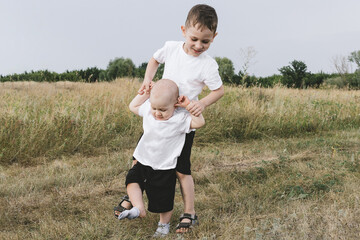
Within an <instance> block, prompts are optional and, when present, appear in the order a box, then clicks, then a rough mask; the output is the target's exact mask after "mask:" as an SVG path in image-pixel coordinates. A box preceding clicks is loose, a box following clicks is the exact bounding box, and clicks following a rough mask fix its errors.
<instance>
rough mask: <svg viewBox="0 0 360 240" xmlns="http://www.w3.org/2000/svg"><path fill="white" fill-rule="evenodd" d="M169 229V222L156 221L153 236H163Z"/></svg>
mask: <svg viewBox="0 0 360 240" xmlns="http://www.w3.org/2000/svg"><path fill="white" fill-rule="evenodd" d="M169 231H170V223H167V224H166V223H160V222H159V223H158V228H157V229H156V232H155V234H154V236H153V237H164V236H165V235H167V234H168V233H169Z"/></svg>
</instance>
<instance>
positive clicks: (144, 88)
mask: <svg viewBox="0 0 360 240" xmlns="http://www.w3.org/2000/svg"><path fill="white" fill-rule="evenodd" d="M159 64H160V63H159V62H158V61H156V60H155V58H153V57H152V58H151V59H150V60H149V62H148V64H147V66H146V71H145V76H144V81H143V83H142V85H141V87H140V89H139V91H138V93H139V94H140V95H142V94H144V92H147V93H148V92H150V88H151V83H152V80H153V79H154V76H155V74H156V71H157V69H158V67H159Z"/></svg>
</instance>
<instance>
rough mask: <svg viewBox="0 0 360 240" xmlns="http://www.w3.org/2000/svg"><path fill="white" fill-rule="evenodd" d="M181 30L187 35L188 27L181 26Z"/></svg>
mask: <svg viewBox="0 0 360 240" xmlns="http://www.w3.org/2000/svg"><path fill="white" fill-rule="evenodd" d="M181 31H182V35H183V36H184V37H185V35H186V27H185V26H181Z"/></svg>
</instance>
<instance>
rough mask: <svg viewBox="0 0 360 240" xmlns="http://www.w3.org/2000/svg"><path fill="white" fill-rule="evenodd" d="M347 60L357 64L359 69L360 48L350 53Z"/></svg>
mask: <svg viewBox="0 0 360 240" xmlns="http://www.w3.org/2000/svg"><path fill="white" fill-rule="evenodd" d="M348 60H349V61H350V62H353V63H355V64H356V65H357V68H358V70H359V69H360V50H359V51H354V52H352V53H350V56H349V57H348Z"/></svg>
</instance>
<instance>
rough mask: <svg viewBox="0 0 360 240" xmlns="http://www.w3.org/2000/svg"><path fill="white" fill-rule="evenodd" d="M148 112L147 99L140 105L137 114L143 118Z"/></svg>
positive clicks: (148, 104) (148, 103)
mask: <svg viewBox="0 0 360 240" xmlns="http://www.w3.org/2000/svg"><path fill="white" fill-rule="evenodd" d="M149 111H150V101H149V99H148V100H146V101H145V102H144V103H143V104H141V106H140V107H139V111H138V113H139V116H140V117H144V115H145V114H146V113H147V112H149Z"/></svg>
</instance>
